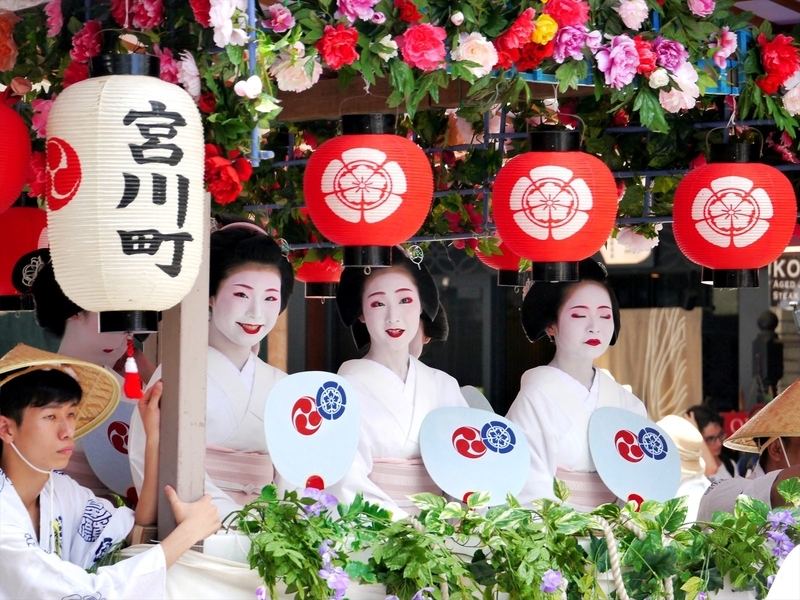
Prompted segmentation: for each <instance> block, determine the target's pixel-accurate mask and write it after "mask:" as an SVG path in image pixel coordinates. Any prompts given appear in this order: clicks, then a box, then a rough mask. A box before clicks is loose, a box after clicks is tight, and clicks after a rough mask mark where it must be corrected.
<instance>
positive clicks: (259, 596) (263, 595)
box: [256, 585, 267, 600]
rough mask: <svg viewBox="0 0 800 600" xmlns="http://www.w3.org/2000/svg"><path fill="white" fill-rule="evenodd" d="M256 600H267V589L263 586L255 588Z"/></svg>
mask: <svg viewBox="0 0 800 600" xmlns="http://www.w3.org/2000/svg"><path fill="white" fill-rule="evenodd" d="M256 600H267V588H265V587H264V586H263V585H260V586H258V587H257V588H256Z"/></svg>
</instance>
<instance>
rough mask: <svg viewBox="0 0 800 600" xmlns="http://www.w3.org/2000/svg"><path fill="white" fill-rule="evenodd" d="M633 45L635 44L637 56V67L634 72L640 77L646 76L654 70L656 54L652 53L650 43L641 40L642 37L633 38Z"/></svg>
mask: <svg viewBox="0 0 800 600" xmlns="http://www.w3.org/2000/svg"><path fill="white" fill-rule="evenodd" d="M633 43H634V44H636V53H637V54H638V55H639V66H638V67H636V72H637V73H639V74H640V75H647V74H649V73H652V72H653V71H655V70H656V68H657V67H656V53H655V52H653V44H652V42H648V41H647V40H645V39H642V36H640V35H637V36H636V37H635V38H633Z"/></svg>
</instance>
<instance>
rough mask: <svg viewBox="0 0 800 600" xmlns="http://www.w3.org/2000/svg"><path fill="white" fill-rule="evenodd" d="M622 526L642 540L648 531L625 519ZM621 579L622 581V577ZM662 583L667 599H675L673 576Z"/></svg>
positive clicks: (664, 537) (609, 550) (609, 551)
mask: <svg viewBox="0 0 800 600" xmlns="http://www.w3.org/2000/svg"><path fill="white" fill-rule="evenodd" d="M622 526H623V527H625V529H627V530H629V531H632V532H633V533H634V534H635V535H636V537H637V538H638V539H640V540H643V539H644V538H645V537H646V536H647V532H646V531H645V530H644V529H642V528H641V527H639V526H638V525H637V524H636V523H634V522H633V521H625V522H624V523H623V524H622ZM612 536H613V533H612ZM668 539H669V538H667V537H666V536H662V538H661V540H662V542H664V541H668ZM606 543H608V535H606ZM616 543H617V542H616V539H614V545H615V546H616ZM615 550H616V548H615ZM608 554H609V556H611V548H610V547H609V549H608ZM612 568H613V567H612ZM620 581H621V579H620ZM614 583H615V584H616V578H615V579H614ZM662 584H663V585H664V591H665V592H666V594H667V600H674V598H675V592H674V589H673V585H672V577H667V578H666V579H663V580H662ZM617 593H619V588H617Z"/></svg>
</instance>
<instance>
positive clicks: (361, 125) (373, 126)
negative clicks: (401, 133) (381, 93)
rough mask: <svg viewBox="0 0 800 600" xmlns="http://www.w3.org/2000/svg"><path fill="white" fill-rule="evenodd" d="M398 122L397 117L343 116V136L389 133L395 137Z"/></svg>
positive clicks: (374, 115)
mask: <svg viewBox="0 0 800 600" xmlns="http://www.w3.org/2000/svg"><path fill="white" fill-rule="evenodd" d="M396 122H397V118H396V117H395V115H381V114H368V115H342V134H343V135H356V134H363V133H384V134H386V133H388V134H391V135H394V134H395V133H396V132H395V124H396Z"/></svg>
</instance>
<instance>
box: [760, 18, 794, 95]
mask: <svg viewBox="0 0 800 600" xmlns="http://www.w3.org/2000/svg"><path fill="white" fill-rule="evenodd" d="M793 42H794V40H793V39H792V38H791V37H789V36H788V35H783V34H782V33H779V34H778V35H776V36H775V37H774V38H773V39H772V41H771V42H768V41H767V38H766V36H765V35H764V34H763V33H762V34H760V35H759V36H758V45H759V46H761V64H762V65H764V71H765V72H766V75H765V76H764V77H762V78H761V79H759V80H758V81H756V85H757V86H758V87H760V88H761V89H762V90H763V91H764V93H765V94H770V95H771V94H774V93H776V92H777V91H778V88H779V87H780V86H781V84H783V82H785V81H786V80H787V79H789V77H791V76H792V75H793V74H794V72H795V71H797V69H798V68H800V56H798V53H797V48H796V47H795V46H793V45H792V43H793Z"/></svg>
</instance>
